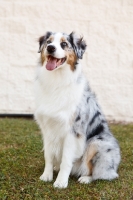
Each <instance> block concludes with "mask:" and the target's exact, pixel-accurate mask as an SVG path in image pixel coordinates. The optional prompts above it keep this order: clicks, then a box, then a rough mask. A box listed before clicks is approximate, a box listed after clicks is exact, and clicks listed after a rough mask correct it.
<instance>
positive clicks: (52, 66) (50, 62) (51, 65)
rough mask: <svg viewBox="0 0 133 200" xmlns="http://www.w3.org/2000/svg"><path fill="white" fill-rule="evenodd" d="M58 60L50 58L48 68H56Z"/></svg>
mask: <svg viewBox="0 0 133 200" xmlns="http://www.w3.org/2000/svg"><path fill="white" fill-rule="evenodd" d="M56 61H57V59H56V58H52V59H49V60H48V62H47V64H46V69H47V70H50V71H52V70H54V69H55V68H56Z"/></svg>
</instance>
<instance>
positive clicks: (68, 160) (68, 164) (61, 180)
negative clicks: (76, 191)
mask: <svg viewBox="0 0 133 200" xmlns="http://www.w3.org/2000/svg"><path fill="white" fill-rule="evenodd" d="M74 157H75V142H74V136H73V135H72V134H69V135H68V136H67V137H66V139H65V141H64V148H63V154H62V161H61V165H60V171H59V173H58V176H57V179H56V181H55V182H54V187H57V188H66V187H67V185H68V178H69V175H70V173H71V170H72V166H73V161H74Z"/></svg>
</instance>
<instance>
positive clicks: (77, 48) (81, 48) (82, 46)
mask: <svg viewBox="0 0 133 200" xmlns="http://www.w3.org/2000/svg"><path fill="white" fill-rule="evenodd" d="M69 39H70V43H71V45H72V47H73V49H74V52H75V54H76V55H77V57H78V58H79V59H82V57H83V54H84V52H85V50H86V47H87V45H86V43H85V41H84V40H83V37H79V38H78V37H77V36H76V35H75V33H74V32H72V33H70V35H69Z"/></svg>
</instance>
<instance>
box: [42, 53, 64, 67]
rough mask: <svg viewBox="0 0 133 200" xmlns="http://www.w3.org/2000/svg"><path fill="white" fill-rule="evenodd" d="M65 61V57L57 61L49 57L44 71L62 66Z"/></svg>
mask: <svg viewBox="0 0 133 200" xmlns="http://www.w3.org/2000/svg"><path fill="white" fill-rule="evenodd" d="M65 61H66V57H64V58H60V59H59V58H55V57H53V56H50V55H49V56H47V64H46V69H47V70H50V71H52V70H54V69H56V68H57V67H59V66H60V65H62V64H63V63H64V62H65Z"/></svg>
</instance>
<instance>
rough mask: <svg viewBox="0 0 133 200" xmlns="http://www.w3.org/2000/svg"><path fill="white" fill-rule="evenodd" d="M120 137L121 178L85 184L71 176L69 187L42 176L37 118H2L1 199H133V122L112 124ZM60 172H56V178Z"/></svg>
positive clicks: (41, 154)
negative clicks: (41, 178)
mask: <svg viewBox="0 0 133 200" xmlns="http://www.w3.org/2000/svg"><path fill="white" fill-rule="evenodd" d="M110 128H111V130H112V132H113V133H114V135H115V136H116V138H117V139H118V140H119V143H120V147H121V153H122V162H121V164H120V167H119V179H117V180H114V181H111V182H110V181H102V180H99V181H95V182H92V183H91V184H88V185H85V184H80V183H78V182H77V179H76V178H75V177H70V179H69V185H68V188H67V189H62V190H59V189H54V188H53V182H54V181H53V182H52V183H45V182H43V181H40V180H39V176H40V175H41V174H42V172H43V169H44V158H43V152H42V140H41V135H40V130H39V129H38V126H37V125H36V123H35V122H34V121H33V120H27V119H21V118H20V119H13V118H1V119H0V200H4V199H8V200H14V199H15V200H21V199H22V200H27V199H32V200H44V199H53V200H56V199H62V200H65V199H71V200H75V199H76V200H82V199H88V200H97V199H99V200H100V199H101V200H109V199H112V200H115V199H118V200H133V125H131V124H130V125H110ZM55 178H56V174H54V180H55Z"/></svg>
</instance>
